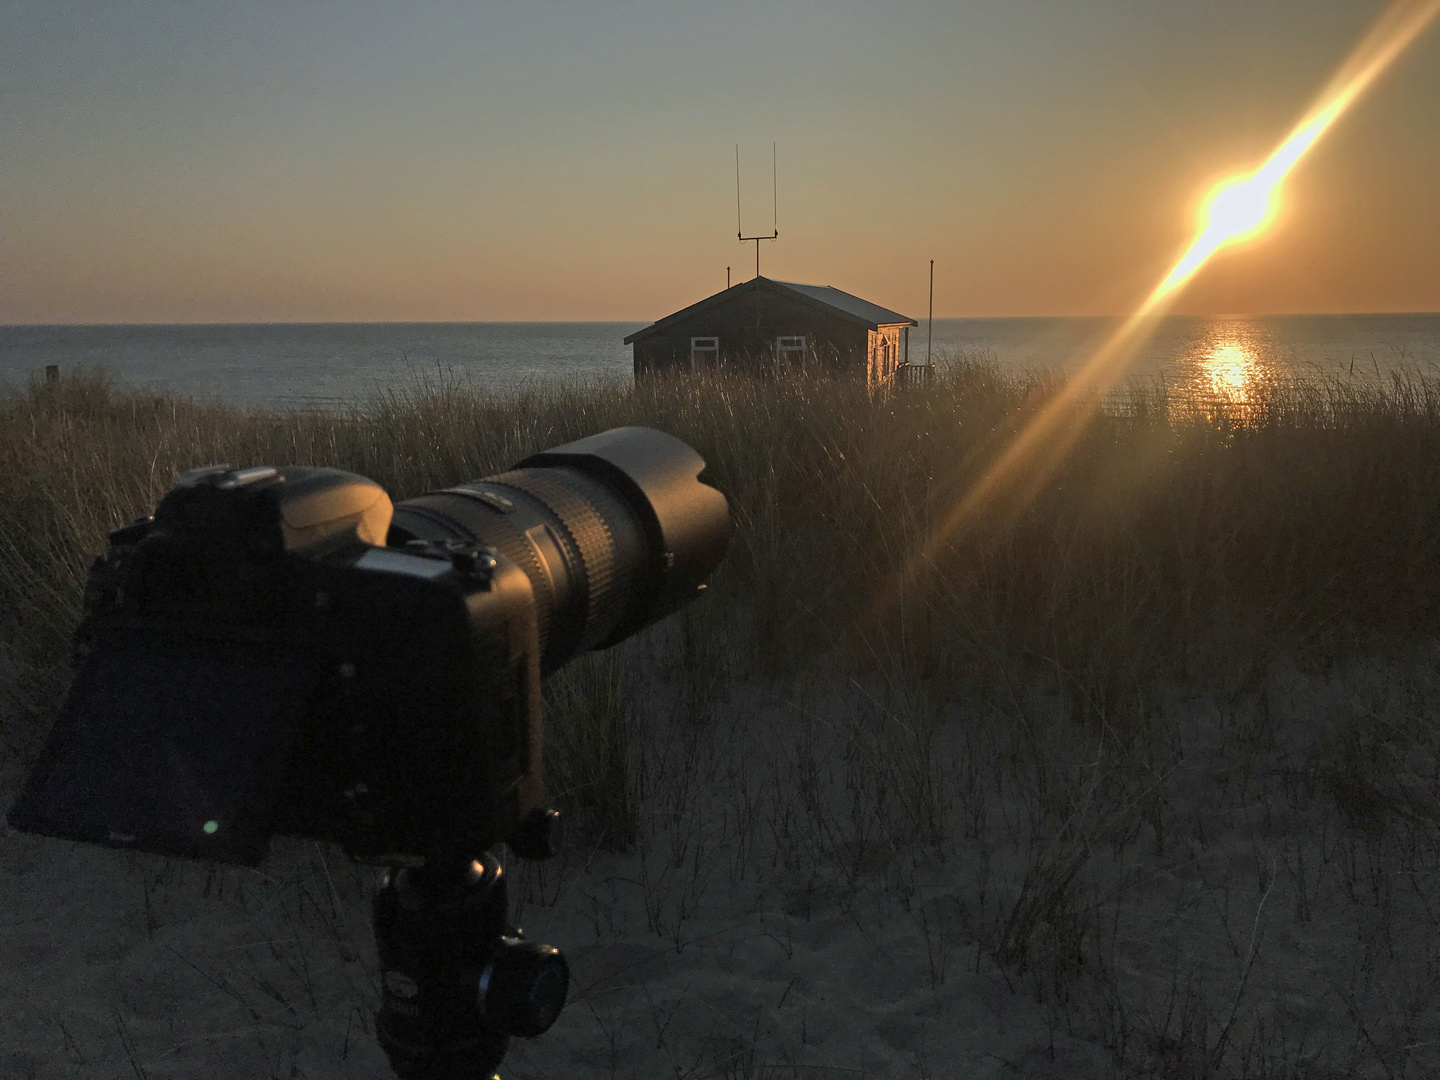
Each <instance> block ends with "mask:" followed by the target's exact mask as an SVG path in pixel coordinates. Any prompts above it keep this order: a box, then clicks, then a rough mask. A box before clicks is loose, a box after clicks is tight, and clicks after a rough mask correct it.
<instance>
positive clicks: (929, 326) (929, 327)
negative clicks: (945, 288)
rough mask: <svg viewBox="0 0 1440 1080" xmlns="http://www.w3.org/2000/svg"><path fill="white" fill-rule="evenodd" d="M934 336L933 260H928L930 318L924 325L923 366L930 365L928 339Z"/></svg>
mask: <svg viewBox="0 0 1440 1080" xmlns="http://www.w3.org/2000/svg"><path fill="white" fill-rule="evenodd" d="M934 336H935V260H934V259H931V260H930V318H929V320H928V321H927V322H926V325H925V364H926V366H927V367H928V366H929V364H930V339H931V338H933V337H934Z"/></svg>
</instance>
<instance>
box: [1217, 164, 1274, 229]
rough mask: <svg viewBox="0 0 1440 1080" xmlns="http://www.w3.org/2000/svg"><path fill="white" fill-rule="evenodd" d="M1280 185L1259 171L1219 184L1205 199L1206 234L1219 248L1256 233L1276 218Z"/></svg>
mask: <svg viewBox="0 0 1440 1080" xmlns="http://www.w3.org/2000/svg"><path fill="white" fill-rule="evenodd" d="M1277 186H1278V185H1277V184H1276V183H1275V182H1274V181H1271V180H1270V178H1269V177H1266V176H1263V175H1258V174H1257V175H1251V176H1246V177H1241V178H1238V179H1234V180H1226V181H1223V182H1222V183H1220V184H1218V185H1216V187H1215V189H1214V190H1213V191H1212V192H1211V193H1210V197H1209V198H1208V199H1206V200H1205V212H1204V221H1205V224H1204V234H1205V235H1206V236H1207V237H1208V238H1209V240H1210V241H1211V243H1213V244H1214V245H1215V246H1217V247H1218V246H1219V245H1220V244H1226V243H1231V242H1233V241H1236V240H1248V239H1249V238H1250V237H1252V236H1255V235H1256V234H1257V233H1259V232H1260V231H1261V230H1263V229H1264V228H1265V226H1267V225H1269V224H1270V222H1271V221H1273V220H1274V219H1275V189H1276V187H1277Z"/></svg>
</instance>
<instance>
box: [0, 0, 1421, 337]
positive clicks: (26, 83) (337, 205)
mask: <svg viewBox="0 0 1440 1080" xmlns="http://www.w3.org/2000/svg"><path fill="white" fill-rule="evenodd" d="M1385 6H1386V5H1384V4H1383V3H1370V2H1365V3H1355V2H1345V0H1312V2H1310V3H1307V4H1305V5H1303V6H1299V5H1295V4H1293V3H1282V2H1279V0H1271V2H1251V3H1241V2H1239V0H1210V2H1206V3H1201V2H1198V0H1195V2H1185V0H1177V2H1175V3H1171V4H1166V5H1146V4H1142V3H1139V2H1132V0H1104V2H1101V0H1094V2H1092V3H1087V4H1085V5H1083V7H1081V6H1077V5H1059V4H1054V3H1039V2H1018V3H1009V4H1001V3H998V2H995V3H975V4H971V5H968V6H964V7H957V6H955V5H944V4H938V3H919V2H917V3H912V4H896V5H890V6H884V7H880V6H876V5H859V4H854V5H852V4H848V3H843V2H839V0H828V2H821V0H812V2H807V3H770V4H759V3H753V4H752V3H749V2H737V3H734V4H731V5H726V6H724V7H723V8H717V7H716V6H714V5H698V4H696V5H689V4H668V5H661V4H656V3H601V4H589V5H582V4H578V3H558V4H553V5H546V6H544V7H543V8H542V7H539V6H538V5H532V4H523V3H494V4H484V5H479V6H475V5H460V4H455V5H447V4H439V3H427V4H417V5H414V6H411V7H409V8H406V9H405V12H404V14H403V16H402V13H401V12H400V11H399V9H388V8H382V7H371V6H365V7H355V6H347V7H323V6H322V7H300V6H280V7H275V6H270V7H266V8H264V9H258V8H257V9H250V8H244V9H241V8H240V7H238V6H237V7H234V8H226V9H216V10H213V11H204V12H197V11H194V10H192V9H191V8H189V7H186V6H182V5H178V4H159V3H154V4H152V3H134V4H126V5H110V6H105V5H100V6H92V7H87V8H85V9H83V11H82V9H80V8H72V7H70V6H65V7H64V8H61V6H59V5H50V4H40V3H26V2H12V3H8V4H6V5H4V6H3V7H0V322H3V323H12V324H13V323H37V322H249V321H257V322H266V321H279V322H283V321H392V320H492V319H497V320H509V319H514V320H531V319H536V320H552V319H554V320H559V319H582V320H591V319H595V320H598V319H616V320H636V321H641V320H649V319H653V318H656V317H659V316H660V315H663V314H666V313H667V312H669V311H672V310H674V309H676V308H678V307H681V306H683V305H685V304H687V303H690V302H693V301H694V300H696V299H699V298H700V297H702V296H705V295H708V294H709V293H711V292H713V291H715V290H717V289H719V288H722V287H723V286H724V284H725V268H726V267H727V266H730V267H732V268H733V273H734V278H735V280H737V281H738V280H743V279H744V278H747V277H749V276H750V275H751V274H752V273H753V270H754V254H753V245H746V246H745V247H743V248H742V247H741V246H740V245H739V244H738V243H737V241H736V239H735V204H734V195H735V192H734V157H733V155H734V146H735V144H736V143H739V144H740V146H741V154H742V165H743V168H744V195H745V212H746V213H745V217H746V220H745V227H746V229H747V231H748V230H756V231H767V230H768V229H769V226H770V198H769V197H770V183H769V181H770V177H769V168H770V161H769V152H770V143H771V141H772V140H773V141H775V142H777V143H778V144H779V189H780V190H779V208H778V209H779V228H780V239H779V240H778V241H776V242H774V243H767V244H765V245H763V248H762V251H761V263H762V272H764V273H766V274H767V275H768V276H773V277H778V278H783V279H788V280H799V281H811V282H818V283H823V284H831V285H835V286H837V287H839V288H843V289H846V290H848V291H851V292H855V293H858V294H859V295H862V296H865V297H867V298H868V299H872V300H875V301H876V302H879V303H882V304H885V305H887V306H890V307H893V308H896V309H898V310H901V311H906V312H907V313H910V314H912V315H917V316H920V315H923V314H924V307H925V288H926V273H927V270H928V260H930V259H932V258H933V259H935V261H936V314H937V315H945V316H1000V315H1092V314H1117V313H1123V312H1124V311H1126V310H1129V309H1130V308H1132V307H1133V306H1134V305H1135V303H1136V302H1137V301H1138V300H1139V299H1142V298H1143V297H1144V295H1145V294H1146V293H1147V292H1148V291H1149V289H1150V288H1151V287H1153V285H1154V282H1155V281H1156V280H1158V278H1159V277H1161V276H1162V275H1163V274H1164V272H1165V270H1166V269H1167V268H1168V266H1169V265H1170V264H1171V263H1173V261H1174V259H1175V258H1176V256H1177V255H1178V254H1179V253H1180V252H1181V251H1183V250H1184V248H1185V246H1186V245H1187V243H1188V242H1189V240H1190V239H1191V238H1192V236H1193V233H1194V227H1195V217H1194V214H1195V211H1196V208H1197V206H1198V204H1199V201H1200V200H1201V199H1202V198H1203V196H1204V195H1205V194H1206V192H1207V191H1208V190H1209V189H1210V187H1211V186H1212V185H1213V184H1214V183H1215V182H1216V181H1217V180H1219V179H1221V178H1222V177H1224V176H1226V175H1230V174H1233V173H1235V172H1238V171H1244V170H1247V169H1251V168H1254V167H1255V166H1257V165H1258V164H1259V163H1260V162H1261V161H1263V160H1264V159H1265V157H1266V156H1267V155H1268V154H1269V153H1270V152H1271V150H1273V148H1274V146H1275V145H1276V144H1277V143H1278V142H1279V140H1280V139H1282V138H1283V137H1284V136H1285V135H1286V134H1287V133H1288V131H1289V129H1290V128H1291V126H1292V125H1293V124H1294V122H1295V121H1296V120H1297V119H1298V117H1299V116H1300V115H1301V114H1302V113H1303V112H1304V111H1305V109H1306V108H1307V107H1308V106H1309V104H1310V103H1311V100H1312V99H1313V97H1314V95H1315V93H1316V92H1317V91H1318V90H1319V89H1320V87H1321V86H1322V85H1323V84H1324V83H1325V82H1326V81H1327V79H1328V78H1329V76H1330V75H1331V73H1332V72H1333V70H1334V69H1335V67H1336V66H1337V65H1338V64H1339V63H1340V62H1341V61H1342V60H1343V59H1344V58H1345V56H1346V54H1347V53H1348V52H1349V50H1350V48H1351V46H1353V44H1354V43H1355V42H1356V41H1357V40H1359V38H1360V37H1361V36H1363V34H1364V33H1365V31H1366V29H1368V27H1369V26H1370V25H1371V24H1372V23H1373V22H1374V21H1375V19H1376V18H1377V17H1378V16H1379V15H1380V13H1381V12H1382V11H1383V10H1384V8H1385ZM1174 310H1175V311H1177V312H1186V313H1199V314H1210V313H1232V312H1233V313H1246V314H1266V313H1279V312H1326V311H1434V310H1440V33H1437V32H1436V31H1435V29H1434V28H1433V27H1432V28H1431V30H1430V31H1429V32H1428V33H1427V34H1425V35H1424V36H1423V37H1422V38H1421V39H1420V40H1419V41H1417V42H1416V43H1415V45H1414V46H1412V47H1411V49H1410V50H1409V51H1408V52H1407V53H1406V54H1405V55H1404V56H1402V57H1401V58H1400V60H1399V61H1398V62H1397V63H1396V64H1395V65H1394V68H1393V70H1391V71H1389V72H1387V73H1386V75H1385V76H1384V77H1383V78H1382V79H1381V80H1380V81H1379V82H1378V83H1377V84H1376V85H1375V87H1374V88H1373V89H1372V90H1371V91H1370V92H1369V93H1368V94H1367V95H1366V97H1365V98H1363V99H1362V100H1361V101H1360V102H1359V103H1358V104H1357V106H1356V107H1355V108H1354V109H1353V110H1352V111H1351V112H1350V113H1349V114H1348V115H1346V116H1345V117H1343V118H1342V119H1341V120H1340V122H1339V123H1338V124H1337V125H1336V126H1335V128H1334V130H1333V131H1332V132H1331V133H1330V134H1329V135H1328V136H1327V137H1326V138H1325V139H1324V140H1323V141H1322V142H1321V143H1320V144H1318V145H1317V146H1316V147H1315V149H1314V151H1313V152H1312V153H1311V154H1310V155H1309V156H1308V157H1307V158H1306V159H1305V161H1304V162H1303V163H1302V164H1301V165H1300V167H1299V168H1297V169H1296V171H1295V173H1294V174H1293V175H1292V176H1291V177H1290V179H1289V181H1288V182H1287V183H1286V185H1285V188H1284V193H1283V197H1282V200H1281V211H1280V215H1279V218H1278V219H1277V221H1276V222H1275V224H1274V225H1273V226H1272V227H1271V228H1270V229H1269V230H1267V231H1266V233H1265V234H1264V235H1263V236H1261V237H1260V238H1258V239H1256V240H1254V241H1251V242H1248V243H1245V244H1243V245H1237V246H1235V247H1233V248H1228V249H1226V250H1223V251H1221V252H1219V253H1218V254H1217V255H1216V256H1215V257H1214V259H1213V260H1212V261H1211V263H1210V264H1209V265H1207V266H1206V267H1205V268H1204V269H1203V270H1202V271H1201V273H1200V274H1199V275H1198V276H1197V277H1196V278H1195V280H1194V281H1193V282H1192V283H1191V284H1190V285H1189V286H1188V287H1187V289H1186V290H1185V292H1184V293H1183V294H1182V295H1181V296H1180V298H1179V301H1178V303H1177V304H1176V306H1175V308H1174Z"/></svg>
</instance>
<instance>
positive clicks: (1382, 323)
mask: <svg viewBox="0 0 1440 1080" xmlns="http://www.w3.org/2000/svg"><path fill="white" fill-rule="evenodd" d="M643 325H645V324H644V323H376V324H364V323H337V324H307V323H301V324H267V325H253V326H246V325H220V326H195V325H186V326H0V386H7V387H11V388H19V387H22V386H24V385H25V383H26V381H27V380H28V379H30V378H32V377H37V376H38V375H39V374H40V373H41V372H43V370H44V368H45V367H46V366H47V365H50V364H58V365H60V366H61V367H62V368H65V369H69V368H72V367H75V366H88V365H95V364H103V365H104V366H105V367H106V368H108V369H109V370H110V371H111V372H112V373H113V374H114V375H115V376H116V377H118V378H119V379H120V380H121V381H123V382H125V383H128V384H130V385H133V386H140V387H146V388H153V389H164V390H171V391H175V392H178V393H181V394H187V395H193V396H197V397H207V398H219V399H221V400H224V401H229V402H234V403H236V404H243V405H252V406H259V407H263V408H286V407H291V406H310V407H326V406H330V405H334V404H337V403H348V402H354V401H357V400H363V399H365V398H367V397H370V396H372V395H375V394H377V393H384V392H388V391H394V390H405V389H411V388H414V387H416V386H418V385H420V384H421V383H422V382H423V381H425V380H435V379H437V378H446V379H450V378H455V379H459V380H462V381H465V382H468V383H471V384H473V385H475V386H480V387H492V388H494V389H496V390H501V391H509V390H515V389H518V388H521V387H524V386H526V385H536V384H544V383H547V382H554V381H573V380H576V379H593V378H612V379H622V380H624V379H628V378H629V377H630V349H629V346H627V345H625V344H623V339H624V337H625V335H627V334H629V333H631V332H633V331H634V330H637V329H639V328H640V327H641V326H643ZM1114 325H1115V323H1114V321H1113V320H1109V319H1073V318H1032V319H936V320H935V325H934V331H933V337H932V338H931V340H930V342H929V351H930V353H931V355H932V356H933V357H934V358H935V359H936V360H937V361H939V362H941V363H943V362H946V361H947V360H950V359H954V358H956V357H973V358H985V359H988V360H991V361H993V362H995V363H997V364H999V365H1001V366H1003V367H1007V368H1010V369H1014V370H1027V369H1029V370H1034V369H1057V368H1058V369H1062V370H1064V369H1073V368H1074V367H1075V366H1077V365H1078V364H1079V363H1081V362H1083V360H1084V358H1085V357H1086V356H1087V355H1088V354H1089V352H1090V350H1092V349H1093V348H1094V347H1095V345H1096V344H1097V343H1098V342H1099V341H1100V340H1102V339H1103V338H1104V336H1105V335H1106V333H1108V332H1109V330H1110V329H1111V328H1113V326H1114ZM927 329H928V328H927V327H926V326H925V325H924V324H923V323H922V325H920V326H919V327H916V328H913V329H912V330H911V331H910V359H911V360H912V361H914V362H922V361H924V359H925V355H926V350H927ZM1396 373H1403V374H1406V375H1423V376H1429V377H1440V314H1423V315H1293V316H1265V317H1240V316H1234V317H1219V318H1207V317H1196V316H1172V317H1170V318H1168V319H1166V320H1165V321H1164V322H1163V323H1162V324H1161V325H1160V328H1159V329H1158V331H1157V332H1156V334H1155V335H1154V337H1153V338H1151V340H1150V341H1149V342H1148V343H1147V344H1146V346H1145V348H1144V349H1142V350H1141V352H1140V354H1139V356H1138V357H1137V359H1136V362H1135V365H1134V367H1133V368H1132V369H1131V376H1132V377H1133V378H1138V379H1141V380H1151V381H1153V380H1163V381H1165V382H1166V383H1168V384H1169V385H1171V386H1173V387H1175V388H1177V389H1180V390H1183V391H1187V392H1196V393H1199V394H1201V395H1223V396H1229V397H1241V398H1243V397H1244V396H1245V393H1246V387H1247V386H1252V385H1254V384H1255V383H1256V382H1257V381H1259V380H1263V379H1267V378H1271V377H1275V376H1288V375H1296V374H1298V375H1310V376H1315V375H1323V376H1336V377H1341V378H1344V379H1354V380H1357V381H1366V382H1373V381H1375V380H1377V379H1378V380H1385V379H1389V378H1390V377H1392V376H1393V375H1394V374H1396Z"/></svg>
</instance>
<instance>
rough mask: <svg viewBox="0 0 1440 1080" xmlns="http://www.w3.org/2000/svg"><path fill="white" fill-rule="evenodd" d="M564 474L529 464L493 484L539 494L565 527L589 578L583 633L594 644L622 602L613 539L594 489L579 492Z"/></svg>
mask: <svg viewBox="0 0 1440 1080" xmlns="http://www.w3.org/2000/svg"><path fill="white" fill-rule="evenodd" d="M564 475H565V474H563V473H561V472H559V471H558V470H551V469H545V470H541V469H525V470H518V469H517V470H515V471H514V472H508V473H501V474H500V475H499V476H494V477H491V478H490V479H489V481H488V482H489V483H492V484H497V485H503V486H505V487H509V488H514V489H515V490H517V491H523V492H524V493H525V494H527V495H529V496H530V497H531V498H534V499H537V500H538V501H539V502H541V503H542V504H543V505H544V506H545V508H546V509H548V510H549V511H550V512H551V513H552V514H554V515H555V517H556V518H558V519H559V521H560V523H561V524H562V525H563V526H564V528H565V531H566V533H567V534H568V538H569V540H570V542H571V544H572V545H573V547H574V549H575V552H576V554H577V555H578V556H579V559H580V564H581V571H582V573H583V574H584V577H585V627H586V633H585V637H586V639H587V644H593V641H594V640H595V639H596V631H598V630H601V629H602V628H606V632H608V627H609V626H610V625H611V623H613V621H614V620H613V619H609V618H607V617H606V616H607V615H608V613H609V611H608V609H610V608H611V607H615V606H617V604H623V602H624V601H625V599H626V598H625V596H624V595H623V590H617V589H615V588H614V586H615V584H616V581H615V539H614V537H613V535H612V534H611V532H610V526H609V525H608V524H606V521H605V517H604V516H603V515H602V514H601V513H600V511H599V510H598V509H597V508H596V507H595V505H594V501H593V500H594V493H581V492H579V491H576V490H575V489H574V488H572V487H571V486H570V484H568V483H566V482H565V479H562V477H564Z"/></svg>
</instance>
